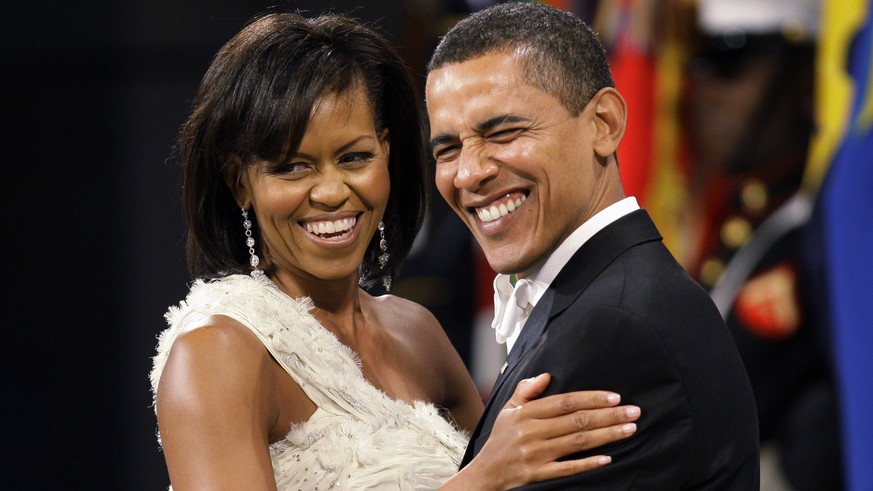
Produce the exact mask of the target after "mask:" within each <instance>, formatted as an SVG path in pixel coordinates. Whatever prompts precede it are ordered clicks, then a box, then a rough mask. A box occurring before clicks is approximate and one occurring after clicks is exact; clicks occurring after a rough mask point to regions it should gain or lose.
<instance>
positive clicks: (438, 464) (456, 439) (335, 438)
mask: <svg viewBox="0 0 873 491" xmlns="http://www.w3.org/2000/svg"><path fill="white" fill-rule="evenodd" d="M312 308H313V304H312V302H311V300H310V299H309V298H299V299H295V298H291V297H289V296H287V295H285V294H284V293H283V292H281V291H280V290H279V289H278V288H276V286H275V285H274V284H273V283H272V282H271V281H270V280H269V279H267V278H261V279H255V278H252V277H250V276H245V275H233V276H228V277H225V278H222V279H219V280H213V281H203V280H197V281H196V282H195V283H194V284H193V285H192V287H191V291H190V292H189V294H188V297H187V298H186V300H185V301H183V302H182V303H181V304H180V305H179V306H178V307H171V308H170V309H169V311H168V312H167V314H166V316H165V317H166V319H167V322H168V324H169V326H170V327H169V328H168V329H166V330H165V331H164V332H162V333H161V335H160V337H159V341H158V350H157V355H156V356H155V357H154V367H153V369H152V372H151V376H150V378H151V384H152V391H153V393H154V391H155V390H156V389H157V387H158V383H159V382H160V377H161V372H162V370H163V367H164V364H165V363H166V360H167V356H168V354H169V352H170V349H171V347H172V344H173V341H174V340H175V339H176V337H177V336H178V335H179V333H181V332H185V331H187V330H190V329H196V328H197V327H199V326H202V325H203V324H204V323H205V320H206V319H207V318H208V317H209V316H211V315H224V316H227V317H231V318H233V319H235V320H237V321H239V322H240V323H242V324H243V325H245V326H246V327H247V328H248V329H250V330H251V331H252V332H253V333H254V334H256V335H257V336H258V338H259V339H260V340H261V342H262V343H263V344H264V346H265V347H266V348H267V350H268V351H269V352H270V353H271V354H272V356H273V357H274V358H275V359H276V360H277V361H278V362H279V364H280V365H281V366H282V368H284V369H285V371H286V372H288V374H289V375H290V376H291V377H292V378H293V379H294V381H295V382H297V383H298V384H299V385H300V387H301V388H302V389H303V391H304V392H305V393H306V395H307V396H308V397H309V398H310V399H311V400H312V402H314V403H315V405H316V406H317V409H316V411H315V413H314V414H313V415H312V417H311V418H310V419H309V420H308V421H305V422H303V423H301V424H298V425H295V426H294V427H293V428H292V429H291V431H290V432H289V433H288V435H287V436H286V437H285V439H284V440H281V441H279V442H276V443H274V444H272V445H270V455H271V458H272V463H273V474H274V476H275V478H276V484H277V486H278V488H279V489H280V490H284V489H288V490H292V489H293V490H297V489H300V490H315V489H319V490H327V489H401V490H407V489H435V488H437V487H439V486H440V485H441V484H442V483H444V482H445V481H446V480H447V479H448V478H449V477H451V476H452V475H454V474H455V473H456V472H457V470H458V464H459V463H460V461H461V457H462V456H463V453H464V450H465V448H466V445H467V437H466V435H465V434H463V433H462V432H460V431H458V430H457V429H456V428H455V427H454V426H453V425H452V424H450V423H449V422H447V421H446V420H444V419H443V418H442V417H440V415H439V412H438V410H437V409H436V407H435V406H434V405H433V404H429V403H424V402H420V401H416V402H415V403H414V404H413V405H409V404H406V403H405V402H402V401H395V400H392V399H391V398H389V397H388V396H387V395H385V394H384V393H383V392H381V391H380V390H378V389H376V388H375V387H374V386H373V385H372V384H370V383H369V382H368V381H367V380H366V379H365V378H364V376H363V373H362V372H361V368H360V365H359V362H358V359H357V355H356V354H355V353H354V352H353V351H352V350H351V349H349V348H348V347H347V346H345V345H343V344H342V343H340V342H339V341H338V340H337V338H336V337H335V336H334V335H333V334H332V333H331V332H330V331H328V330H327V329H325V328H324V327H322V326H321V325H320V324H319V323H318V321H317V320H316V319H315V317H313V316H312V315H311V314H310V313H309V311H310V310H311V309H312ZM159 438H160V436H159Z"/></svg>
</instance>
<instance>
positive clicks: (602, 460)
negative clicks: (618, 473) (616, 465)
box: [597, 455, 612, 465]
mask: <svg viewBox="0 0 873 491" xmlns="http://www.w3.org/2000/svg"><path fill="white" fill-rule="evenodd" d="M610 462H612V457H610V456H608V455H604V456H602V457H600V458H598V459H597V463H598V464H600V465H606V464H608V463H610Z"/></svg>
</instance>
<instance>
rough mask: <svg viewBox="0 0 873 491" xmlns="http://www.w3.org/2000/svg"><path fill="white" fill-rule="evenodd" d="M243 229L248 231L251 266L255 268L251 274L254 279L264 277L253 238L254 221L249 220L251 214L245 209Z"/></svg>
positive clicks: (243, 212) (247, 241)
mask: <svg viewBox="0 0 873 491" xmlns="http://www.w3.org/2000/svg"><path fill="white" fill-rule="evenodd" d="M242 216H243V228H245V229H246V232H245V233H246V246H248V248H249V256H251V257H249V264H250V265H251V266H252V268H254V269H253V270H252V272H251V275H252V278H259V277H262V276H264V272H263V271H261V270H260V269H258V264H260V262H261V259H260V258H259V257H258V255H257V254H255V238H254V237H252V221H251V220H249V212H247V211H246V209H245V208H243V209H242Z"/></svg>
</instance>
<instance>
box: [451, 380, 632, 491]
mask: <svg viewBox="0 0 873 491" xmlns="http://www.w3.org/2000/svg"><path fill="white" fill-rule="evenodd" d="M549 381H550V376H549V375H548V374H543V375H540V376H538V377H535V378H532V379H527V380H523V381H521V382H520V383H519V384H518V386H517V387H516V389H515V393H514V394H513V396H512V398H511V399H510V400H509V402H507V403H506V405H505V406H504V407H503V409H502V410H501V411H500V414H499V415H498V416H497V419H496V420H495V422H494V427H493V428H492V431H491V435H490V437H489V438H488V441H487V442H486V443H485V446H484V447H483V448H482V450H481V451H480V452H479V454H478V455H477V456H476V458H474V459H473V461H472V462H470V464H469V465H468V466H467V467H465V468H464V469H463V470H462V471H461V473H459V474H458V475H456V476H455V478H453V479H452V480H451V481H449V483H448V484H449V486H446V487H445V489H463V488H471V489H472V488H475V489H482V490H486V489H489V490H490V489H493V490H503V489H509V488H514V487H517V486H521V485H524V484H529V483H533V482H540V481H546V480H549V479H557V478H559V477H566V476H570V475H573V474H578V473H580V472H586V471H590V470H594V469H597V468H600V467H603V466H605V465H608V464H609V463H610V462H611V461H612V459H611V458H610V457H609V456H607V455H593V456H589V457H585V458H581V459H574V460H565V461H560V460H558V459H559V458H561V457H565V456H567V455H572V454H574V453H578V452H583V451H586V450H591V449H593V448H597V447H600V446H603V445H605V444H607V443H611V442H615V441H618V440H622V439H625V438H628V437H630V436H632V435H633V434H634V432H636V424H634V423H633V422H634V421H636V420H637V419H638V418H639V417H640V409H639V408H638V407H636V406H618V403H619V401H620V397H619V395H618V394H614V393H611V392H607V391H580V392H570V393H566V394H557V395H553V396H549V397H544V398H542V399H534V398H535V397H537V396H538V395H539V394H541V393H542V392H543V391H544V390H545V389H546V387H547V386H548V384H549ZM465 473H466V475H464V474H465Z"/></svg>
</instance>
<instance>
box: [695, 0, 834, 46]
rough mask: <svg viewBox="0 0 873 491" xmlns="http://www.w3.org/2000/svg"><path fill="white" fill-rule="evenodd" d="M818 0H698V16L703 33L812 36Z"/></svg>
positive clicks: (818, 4) (818, 8)
mask: <svg viewBox="0 0 873 491" xmlns="http://www.w3.org/2000/svg"><path fill="white" fill-rule="evenodd" d="M820 14H821V0H698V19H699V22H700V27H701V29H702V30H703V31H704V32H705V33H707V34H713V35H718V34H733V33H746V34H770V33H784V34H786V35H789V36H791V37H810V38H815V37H817V36H818V32H819V19H820Z"/></svg>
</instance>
